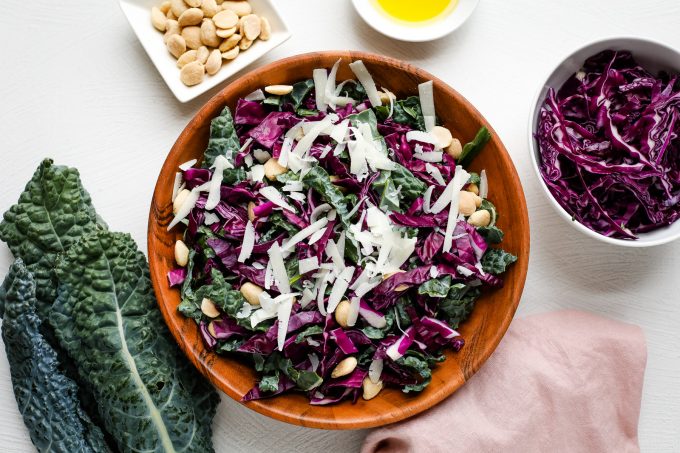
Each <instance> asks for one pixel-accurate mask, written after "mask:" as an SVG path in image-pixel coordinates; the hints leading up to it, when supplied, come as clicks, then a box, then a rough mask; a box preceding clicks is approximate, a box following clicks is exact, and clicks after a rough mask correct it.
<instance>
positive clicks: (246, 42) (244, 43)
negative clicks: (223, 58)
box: [238, 36, 253, 50]
mask: <svg viewBox="0 0 680 453" xmlns="http://www.w3.org/2000/svg"><path fill="white" fill-rule="evenodd" d="M252 45H253V42H252V41H251V40H250V39H247V38H246V37H245V36H244V37H243V38H241V40H240V41H239V42H238V48H239V49H241V50H248V49H250V46H252Z"/></svg>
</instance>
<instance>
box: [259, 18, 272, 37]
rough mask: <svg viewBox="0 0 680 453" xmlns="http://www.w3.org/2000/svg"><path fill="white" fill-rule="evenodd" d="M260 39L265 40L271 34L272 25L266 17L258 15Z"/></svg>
mask: <svg viewBox="0 0 680 453" xmlns="http://www.w3.org/2000/svg"><path fill="white" fill-rule="evenodd" d="M260 29H261V30H260V39H261V40H262V41H266V40H268V39H269V38H271V36H272V26H271V25H270V24H269V21H268V20H267V18H266V17H260Z"/></svg>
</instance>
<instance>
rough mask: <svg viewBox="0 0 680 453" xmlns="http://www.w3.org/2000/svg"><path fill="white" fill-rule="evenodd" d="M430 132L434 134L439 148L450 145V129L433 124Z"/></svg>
mask: <svg viewBox="0 0 680 453" xmlns="http://www.w3.org/2000/svg"><path fill="white" fill-rule="evenodd" d="M430 133H431V134H432V135H433V136H434V139H435V140H436V141H437V145H439V147H440V148H448V146H449V145H451V141H452V140H453V135H451V131H450V130H448V129H447V128H445V127H443V126H435V127H433V128H432V130H431V131H430Z"/></svg>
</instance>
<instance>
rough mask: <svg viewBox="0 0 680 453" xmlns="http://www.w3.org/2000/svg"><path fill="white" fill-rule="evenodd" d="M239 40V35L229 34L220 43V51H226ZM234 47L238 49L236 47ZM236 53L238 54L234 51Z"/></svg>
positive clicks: (233, 46)
mask: <svg viewBox="0 0 680 453" xmlns="http://www.w3.org/2000/svg"><path fill="white" fill-rule="evenodd" d="M240 40H241V35H231V36H230V37H228V38H227V39H225V40H224V41H222V44H220V52H226V51H227V50H231V49H233V48H235V47H236V46H237V45H238V42H239V41H240ZM236 48H237V49H238V47H236ZM236 55H238V52H236Z"/></svg>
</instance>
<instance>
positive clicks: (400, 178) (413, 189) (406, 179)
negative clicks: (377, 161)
mask: <svg viewBox="0 0 680 453" xmlns="http://www.w3.org/2000/svg"><path fill="white" fill-rule="evenodd" d="M395 165H396V168H395V169H394V170H392V171H390V178H392V182H393V183H394V185H395V186H396V187H401V189H400V191H399V194H400V195H401V196H402V197H404V198H405V199H406V200H408V201H413V200H415V199H416V198H418V197H419V196H421V195H422V194H423V193H425V190H426V189H427V184H425V183H424V182H423V181H421V180H420V179H418V178H416V177H415V176H414V175H413V173H411V172H410V171H409V170H408V169H407V168H406V167H404V166H402V165H399V164H395Z"/></svg>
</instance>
